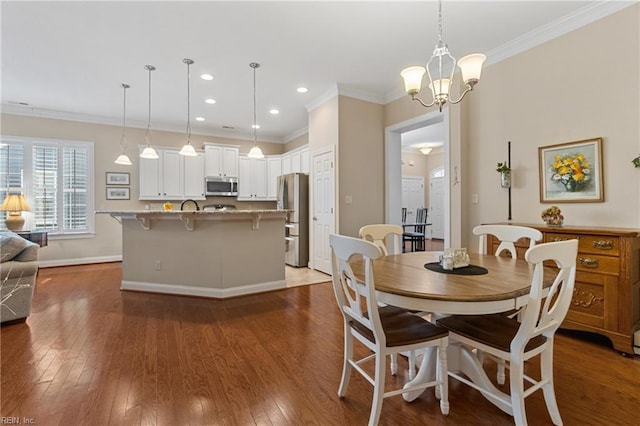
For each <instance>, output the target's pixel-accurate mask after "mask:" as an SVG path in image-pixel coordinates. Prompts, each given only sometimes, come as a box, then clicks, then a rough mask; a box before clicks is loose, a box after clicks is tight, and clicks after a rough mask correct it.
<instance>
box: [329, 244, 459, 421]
mask: <svg viewBox="0 0 640 426" xmlns="http://www.w3.org/2000/svg"><path fill="white" fill-rule="evenodd" d="M329 243H330V246H331V253H332V256H331V264H332V270H333V277H332V281H333V290H334V292H335V296H336V300H337V302H338V306H339V307H340V311H341V312H342V316H343V318H344V359H343V366H342V379H341V380H340V387H339V388H338V395H339V396H340V397H341V398H342V397H344V396H345V395H346V392H347V387H348V386H349V380H350V377H351V373H352V370H354V369H355V370H356V371H357V372H358V373H360V374H361V375H362V376H363V377H364V378H365V379H366V380H367V381H368V382H369V383H371V384H372V385H373V401H372V405H371V414H370V416H369V425H370V426H371V425H376V424H378V419H379V418H380V412H381V410H382V401H383V399H384V398H387V397H390V396H394V395H399V394H402V393H405V392H411V391H415V390H420V389H425V388H428V387H437V388H438V391H437V392H436V397H439V398H440V411H441V412H442V414H445V415H446V414H448V413H449V400H448V379H447V368H446V365H447V343H448V339H447V330H446V329H444V328H442V327H439V326H437V325H435V324H432V323H430V322H428V321H426V320H425V319H423V318H421V317H419V316H417V315H413V314H412V313H410V312H409V311H407V310H405V309H401V308H397V307H394V306H379V305H378V302H377V300H376V290H375V284H374V274H373V260H375V259H377V258H378V257H380V250H379V248H378V247H377V246H376V245H375V244H373V243H371V242H369V241H365V240H362V239H357V238H352V237H346V236H342V235H335V234H331V235H330V236H329ZM354 256H357V258H356V260H360V259H361V261H362V262H363V263H364V281H362V280H359V279H357V278H356V276H355V275H354V273H353V270H352V269H351V264H350V261H351V260H352V258H354ZM354 338H355V340H357V341H359V342H360V343H361V344H363V345H364V346H365V347H367V348H368V349H369V350H370V351H372V352H373V354H371V355H368V356H366V357H364V358H362V359H354V347H353V341H354ZM427 347H437V352H438V361H439V362H438V368H437V371H436V380H435V381H432V382H427V383H421V384H419V385H415V386H406V385H405V387H404V388H401V389H396V390H393V391H388V392H385V370H386V366H385V364H386V358H387V355H390V354H397V353H399V352H406V351H414V350H416V349H422V348H427ZM371 360H374V361H375V368H374V376H373V377H371V375H369V373H367V372H366V371H365V370H364V369H363V368H362V367H361V365H362V364H364V363H365V362H367V361H371Z"/></svg>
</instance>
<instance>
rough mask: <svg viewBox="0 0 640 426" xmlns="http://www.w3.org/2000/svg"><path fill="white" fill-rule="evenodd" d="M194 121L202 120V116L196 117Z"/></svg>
mask: <svg viewBox="0 0 640 426" xmlns="http://www.w3.org/2000/svg"><path fill="white" fill-rule="evenodd" d="M196 121H204V117H196Z"/></svg>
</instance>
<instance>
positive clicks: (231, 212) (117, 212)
mask: <svg viewBox="0 0 640 426" xmlns="http://www.w3.org/2000/svg"><path fill="white" fill-rule="evenodd" d="M290 211H292V210H286V209H252V210H240V209H235V210H167V211H165V210H98V211H96V214H110V215H115V216H122V215H134V214H135V215H150V214H153V215H180V214H195V215H217V216H219V215H237V214H283V213H288V212H290Z"/></svg>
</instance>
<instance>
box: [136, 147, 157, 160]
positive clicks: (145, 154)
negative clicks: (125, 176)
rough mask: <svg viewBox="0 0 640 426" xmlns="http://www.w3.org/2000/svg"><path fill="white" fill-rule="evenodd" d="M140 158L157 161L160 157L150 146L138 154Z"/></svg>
mask: <svg viewBox="0 0 640 426" xmlns="http://www.w3.org/2000/svg"><path fill="white" fill-rule="evenodd" d="M140 158H147V159H149V160H157V159H158V158H160V156H159V155H158V153H157V152H156V150H155V149H153V148H152V147H150V146H147V147H146V148H145V149H143V150H142V153H141V154H140Z"/></svg>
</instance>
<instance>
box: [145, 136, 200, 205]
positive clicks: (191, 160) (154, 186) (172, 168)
mask: <svg viewBox="0 0 640 426" xmlns="http://www.w3.org/2000/svg"><path fill="white" fill-rule="evenodd" d="M156 151H157V152H158V156H159V157H160V158H158V159H157V160H150V159H146V158H140V195H139V199H140V200H184V199H186V198H192V199H196V200H204V199H205V195H204V193H205V191H204V154H203V153H201V152H200V153H198V156H197V157H185V156H182V155H180V154H179V151H178V150H177V149H158V148H156Z"/></svg>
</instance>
